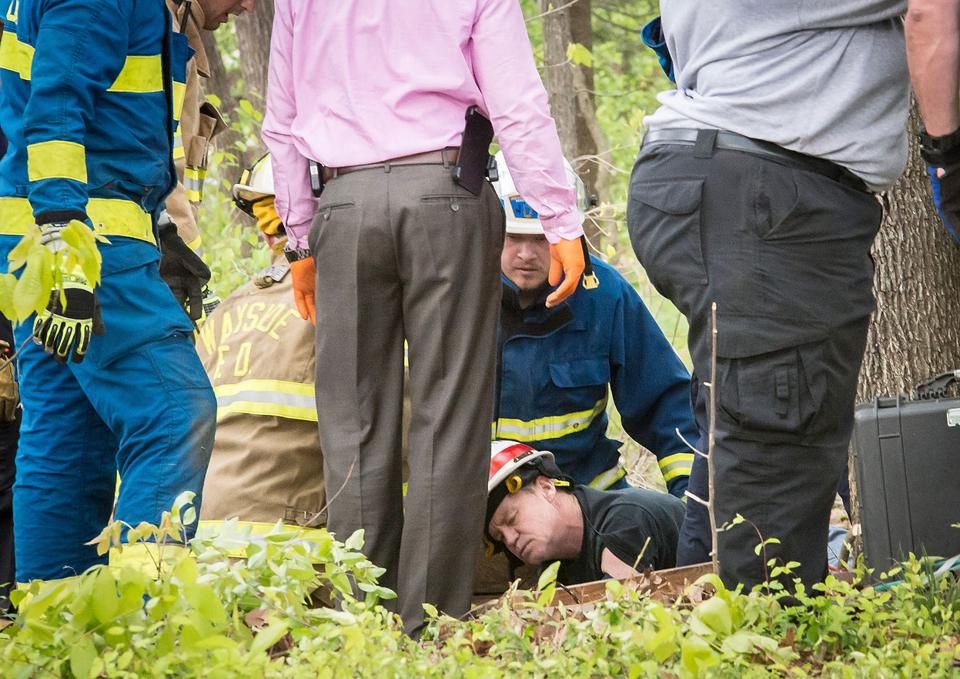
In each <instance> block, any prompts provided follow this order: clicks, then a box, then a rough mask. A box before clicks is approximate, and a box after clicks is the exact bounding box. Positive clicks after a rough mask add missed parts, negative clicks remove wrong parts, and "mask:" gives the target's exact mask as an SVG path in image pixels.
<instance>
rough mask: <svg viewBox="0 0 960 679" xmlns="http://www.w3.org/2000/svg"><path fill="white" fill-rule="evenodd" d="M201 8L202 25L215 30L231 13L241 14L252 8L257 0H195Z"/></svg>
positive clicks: (209, 29)
mask: <svg viewBox="0 0 960 679" xmlns="http://www.w3.org/2000/svg"><path fill="white" fill-rule="evenodd" d="M197 2H198V4H199V5H200V7H201V8H202V9H203V17H204V22H203V27H204V28H205V29H207V30H208V31H213V30H216V29H217V27H218V26H220V24H222V23H225V22H226V21H227V19H228V18H229V17H230V15H231V14H243V13H244V12H250V11H252V10H253V6H254V5H255V4H256V2H257V0H197Z"/></svg>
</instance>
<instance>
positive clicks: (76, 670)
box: [70, 637, 97, 679]
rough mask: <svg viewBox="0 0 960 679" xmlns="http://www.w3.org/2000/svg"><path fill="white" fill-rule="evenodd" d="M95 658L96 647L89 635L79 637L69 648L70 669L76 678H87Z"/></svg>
mask: <svg viewBox="0 0 960 679" xmlns="http://www.w3.org/2000/svg"><path fill="white" fill-rule="evenodd" d="M96 658H97V649H96V647H95V646H94V645H93V642H92V641H90V637H81V638H80V639H79V640H78V641H77V642H76V643H74V644H73V646H72V648H71V649H70V671H71V672H73V676H75V677H77V679H87V677H89V676H90V670H91V668H92V667H93V661H94V660H96Z"/></svg>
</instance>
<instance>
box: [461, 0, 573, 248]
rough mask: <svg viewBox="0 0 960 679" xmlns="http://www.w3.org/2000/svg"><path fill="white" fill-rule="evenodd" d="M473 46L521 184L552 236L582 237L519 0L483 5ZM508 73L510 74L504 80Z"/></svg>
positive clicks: (479, 73)
mask: <svg viewBox="0 0 960 679" xmlns="http://www.w3.org/2000/svg"><path fill="white" fill-rule="evenodd" d="M473 49H474V57H475V58H474V76H475V77H476V80H477V84H478V85H479V86H480V90H481V92H482V93H483V98H484V102H485V104H486V107H487V109H488V111H489V113H490V117H491V120H492V122H493V127H494V130H495V131H496V134H497V140H498V141H499V143H500V146H501V147H502V148H503V154H504V156H505V157H506V159H507V164H508V165H509V166H510V174H511V175H512V176H513V178H514V181H515V182H516V184H517V188H518V189H519V190H520V193H521V194H522V195H523V197H524V199H525V200H526V201H527V202H528V203H530V205H532V206H533V208H534V209H535V210H536V211H537V212H538V213H539V215H540V222H541V223H542V224H543V230H544V233H545V234H546V237H547V240H549V241H550V242H551V243H557V242H558V241H560V240H562V239H567V240H573V239H576V238H579V237H580V236H581V235H582V234H583V228H582V220H581V218H580V214H579V212H578V211H577V206H576V192H575V190H574V188H573V187H572V186H570V182H569V180H568V178H567V174H566V170H565V169H564V165H563V153H562V150H561V147H560V138H559V137H558V136H557V127H556V124H555V123H554V121H553V118H551V117H550V107H549V104H548V100H547V93H546V90H545V89H544V87H543V83H542V81H541V80H540V76H539V74H538V73H537V68H536V64H535V63H534V60H533V51H532V49H531V47H530V41H529V38H528V37H527V29H526V24H525V23H524V20H523V14H522V12H521V11H520V7H519V5H518V4H517V3H516V2H515V1H514V0H488V1H487V2H486V3H485V4H484V6H483V9H482V11H481V12H480V14H479V16H478V19H477V22H476V24H475V26H474V34H473ZM505 73H509V74H510V78H504V74H505ZM518 93H520V94H519V95H518Z"/></svg>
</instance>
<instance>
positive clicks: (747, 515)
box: [628, 143, 881, 588]
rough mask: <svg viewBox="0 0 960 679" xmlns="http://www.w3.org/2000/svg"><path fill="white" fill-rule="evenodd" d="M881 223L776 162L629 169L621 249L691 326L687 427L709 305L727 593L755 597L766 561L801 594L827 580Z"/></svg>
mask: <svg viewBox="0 0 960 679" xmlns="http://www.w3.org/2000/svg"><path fill="white" fill-rule="evenodd" d="M880 219H881V208H880V205H879V203H878V202H877V200H876V199H875V197H874V196H872V195H871V194H869V193H866V192H864V191H860V190H857V189H855V188H852V187H850V186H848V185H846V184H844V183H841V182H839V181H837V180H834V179H830V178H827V177H826V176H824V175H821V174H818V173H816V172H813V171H811V170H809V169H805V168H804V167H802V166H800V165H792V164H790V163H789V162H787V161H783V162H779V161H774V160H770V159H768V158H764V157H760V156H756V155H753V154H749V153H745V152H740V151H730V150H723V149H712V148H707V149H705V150H704V149H702V148H700V147H699V146H698V148H697V149H696V150H695V149H694V147H692V146H684V145H679V144H669V143H655V144H651V145H648V146H645V147H644V148H643V149H642V150H641V152H640V155H639V157H638V159H637V162H636V165H635V167H634V170H633V175H632V177H631V183H630V196H629V204H628V225H629V229H630V237H631V241H632V243H633V247H634V251H635V252H636V254H637V257H638V258H639V259H640V262H641V264H642V265H643V267H644V268H645V269H646V271H647V274H648V276H649V278H650V280H651V282H652V283H653V284H654V286H655V287H656V288H657V290H659V291H660V292H661V293H662V294H663V295H664V296H666V297H667V298H669V299H670V300H671V301H672V302H673V303H674V304H675V305H676V306H677V308H678V309H680V311H681V312H682V313H683V314H684V315H685V316H686V317H687V319H688V320H689V322H690V334H689V338H688V341H689V345H690V354H691V357H692V359H693V364H694V372H695V373H696V375H697V378H698V380H699V384H698V385H697V386H698V389H696V390H695V392H698V395H697V399H698V400H699V401H700V402H699V403H697V404H695V408H696V409H697V410H699V412H700V413H701V415H702V414H703V413H704V410H705V403H706V401H705V399H706V398H707V397H708V392H707V390H706V389H705V388H704V386H703V383H704V382H705V381H707V380H709V375H710V367H711V343H710V306H711V303H713V302H716V303H717V309H718V310H717V317H718V322H717V328H718V352H717V354H718V360H717V426H716V442H715V448H714V455H715V460H714V464H715V469H716V479H715V480H716V488H715V493H716V497H715V507H716V511H717V519H718V523H719V524H721V525H722V524H724V523H727V522H730V521H732V520H733V519H734V517H735V516H737V515H738V514H739V515H740V516H742V517H743V518H744V519H745V522H744V523H741V524H739V525H736V526H734V527H732V528H730V529H728V530H726V531H723V532H721V533H720V535H719V540H718V548H719V559H720V575H721V577H722V578H723V580H724V582H725V583H726V584H727V585H728V586H734V585H736V584H738V583H743V584H744V585H746V586H747V587H748V588H749V587H751V586H753V585H756V584H758V583H760V582H763V581H764V580H765V579H766V576H767V572H768V568H769V567H768V565H767V563H766V562H767V561H768V560H770V559H774V560H776V562H777V564H778V565H779V564H785V563H788V562H791V561H796V562H799V563H800V566H799V567H797V568H796V569H795V573H796V575H797V576H798V577H800V578H801V580H802V581H803V582H804V583H806V584H808V585H809V584H812V583H814V582H817V581H820V580H822V579H823V577H824V576H825V574H826V542H827V526H828V522H829V516H830V509H831V507H832V505H833V500H834V497H835V492H836V488H837V479H838V478H839V476H840V474H841V472H842V469H843V466H844V464H845V462H846V458H847V446H848V443H849V439H850V433H851V429H852V425H853V406H854V399H855V393H856V386H857V379H858V376H859V371H860V365H861V362H862V359H863V352H864V347H865V343H866V334H867V325H868V321H869V316H870V313H871V312H872V311H873V308H874V299H873V292H872V287H873V263H872V260H871V259H870V254H869V253H870V246H871V244H872V242H873V239H874V237H875V235H876V233H877V230H878V228H879V225H880ZM698 419H701V420H703V421H705V418H703V417H701V418H698ZM701 424H703V422H701ZM704 443H705V437H704ZM701 469H702V467H701ZM692 482H693V479H691V483H692ZM704 485H705V484H704ZM688 502H692V500H688ZM694 514H696V513H695V512H694ZM692 528H694V527H692V526H687V525H685V526H684V532H685V533H686V532H688V531H690V530H691V529H692ZM761 540H764V541H767V540H773V541H774V542H768V543H767V544H766V546H765V548H764V549H763V550H761V554H760V556H757V554H756V553H755V548H756V547H757V545H758V544H759V543H760V542H761ZM775 541H779V542H778V543H777V542H775Z"/></svg>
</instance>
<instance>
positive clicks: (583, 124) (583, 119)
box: [570, 0, 609, 249]
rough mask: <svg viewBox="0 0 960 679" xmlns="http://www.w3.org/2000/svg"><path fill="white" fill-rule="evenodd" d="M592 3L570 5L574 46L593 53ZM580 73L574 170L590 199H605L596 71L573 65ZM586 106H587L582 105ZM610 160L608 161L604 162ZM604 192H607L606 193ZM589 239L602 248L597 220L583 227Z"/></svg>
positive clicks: (586, 1)
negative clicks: (596, 123)
mask: <svg viewBox="0 0 960 679" xmlns="http://www.w3.org/2000/svg"><path fill="white" fill-rule="evenodd" d="M592 16H593V0H579V2H576V3H574V4H573V5H571V6H570V38H571V39H572V40H573V42H575V43H579V44H581V45H583V46H584V47H586V48H587V49H588V50H590V52H591V53H592V52H593V23H592V20H591V19H592ZM574 68H575V69H576V70H577V71H578V73H577V74H575V75H577V76H578V77H577V78H576V80H577V83H576V84H577V89H578V92H577V104H578V105H577V155H576V158H577V159H578V160H577V161H576V162H574V168H575V169H576V170H577V173H578V174H579V175H580V178H581V179H583V183H584V184H585V185H586V187H587V195H588V196H596V197H597V198H598V199H600V198H601V197H602V198H606V196H605V195H602V194H601V191H600V188H599V187H598V185H597V184H598V182H597V175H598V170H599V168H600V165H599V161H600V160H601V158H600V157H599V156H598V153H599V151H600V147H599V146H598V145H597V140H596V139H595V138H594V130H593V129H591V124H592V122H593V121H591V120H590V119H589V116H592V117H593V120H596V115H597V103H596V98H595V97H594V94H593V89H594V82H593V68H588V67H587V66H574ZM581 82H582V83H583V91H582V92H581V91H579V90H580V89H581V88H580V83H581ZM583 103H586V105H587V106H586V107H584V106H583V105H582V104H583ZM605 160H609V159H605ZM604 193H605V191H604ZM583 230H584V232H585V233H586V236H587V240H588V241H589V242H590V243H592V244H593V246H594V247H595V248H597V249H601V247H600V245H601V244H600V236H601V232H600V229H599V228H598V226H597V224H596V222H595V221H593V220H591V219H587V221H586V223H585V224H584V225H583Z"/></svg>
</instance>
